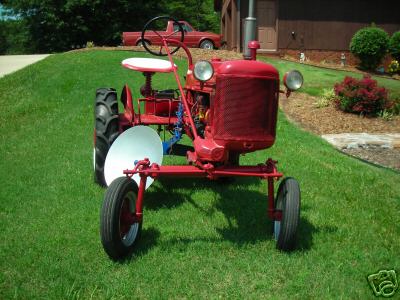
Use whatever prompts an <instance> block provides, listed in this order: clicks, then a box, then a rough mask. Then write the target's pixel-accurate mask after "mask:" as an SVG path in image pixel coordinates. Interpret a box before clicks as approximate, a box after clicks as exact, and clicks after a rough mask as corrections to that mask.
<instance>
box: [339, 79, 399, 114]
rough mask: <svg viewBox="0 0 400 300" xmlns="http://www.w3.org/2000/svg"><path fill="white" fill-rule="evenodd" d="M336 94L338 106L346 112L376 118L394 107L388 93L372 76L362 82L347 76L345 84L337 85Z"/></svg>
mask: <svg viewBox="0 0 400 300" xmlns="http://www.w3.org/2000/svg"><path fill="white" fill-rule="evenodd" d="M335 94H336V95H337V97H338V98H337V99H336V101H335V103H336V106H337V107H338V108H339V109H341V110H343V111H345V112H351V113H359V114H366V115H374V116H376V115H377V114H379V113H380V112H381V111H383V110H385V109H390V108H391V107H392V102H391V101H389V100H388V91H387V90H386V89H385V88H384V87H379V86H378V84H377V82H376V80H373V79H371V77H370V76H364V78H362V79H360V80H359V79H356V78H352V77H348V76H346V77H345V78H344V80H343V82H341V83H337V84H335Z"/></svg>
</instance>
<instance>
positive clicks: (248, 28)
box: [243, 0, 257, 59]
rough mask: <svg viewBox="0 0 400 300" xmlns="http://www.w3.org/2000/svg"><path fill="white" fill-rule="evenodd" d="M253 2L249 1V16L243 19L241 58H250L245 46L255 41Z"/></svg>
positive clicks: (248, 50)
mask: <svg viewBox="0 0 400 300" xmlns="http://www.w3.org/2000/svg"><path fill="white" fill-rule="evenodd" d="M254 10H255V9H254V0H249V16H248V17H247V18H246V19H245V23H244V37H243V43H244V44H243V56H244V58H246V59H248V58H250V49H249V48H248V47H247V44H248V43H249V42H250V41H254V40H255V39H256V21H257V20H256V18H255V16H254Z"/></svg>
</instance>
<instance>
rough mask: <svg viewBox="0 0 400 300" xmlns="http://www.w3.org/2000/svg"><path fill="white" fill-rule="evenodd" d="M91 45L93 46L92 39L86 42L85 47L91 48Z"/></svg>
mask: <svg viewBox="0 0 400 300" xmlns="http://www.w3.org/2000/svg"><path fill="white" fill-rule="evenodd" d="M93 47H94V42H93V41H88V42H86V48H93Z"/></svg>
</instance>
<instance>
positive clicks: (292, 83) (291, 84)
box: [283, 70, 304, 91]
mask: <svg viewBox="0 0 400 300" xmlns="http://www.w3.org/2000/svg"><path fill="white" fill-rule="evenodd" d="M303 81H304V80H303V75H301V73H300V72H299V71H297V70H292V71H289V72H287V73H286V74H285V76H283V84H284V85H285V86H286V87H287V88H288V89H289V90H291V91H296V90H298V89H299V88H301V86H302V85H303Z"/></svg>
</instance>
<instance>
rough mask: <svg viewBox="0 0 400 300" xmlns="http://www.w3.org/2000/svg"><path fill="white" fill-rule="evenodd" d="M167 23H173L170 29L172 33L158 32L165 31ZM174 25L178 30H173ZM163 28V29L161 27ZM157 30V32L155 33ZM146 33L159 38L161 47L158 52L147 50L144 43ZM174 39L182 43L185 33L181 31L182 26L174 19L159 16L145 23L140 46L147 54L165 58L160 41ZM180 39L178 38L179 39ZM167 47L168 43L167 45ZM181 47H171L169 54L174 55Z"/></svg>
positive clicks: (165, 54) (147, 46)
mask: <svg viewBox="0 0 400 300" xmlns="http://www.w3.org/2000/svg"><path fill="white" fill-rule="evenodd" d="M168 21H173V22H174V23H173V28H172V30H173V31H172V32H166V31H160V29H161V30H166V28H167V26H168ZM175 25H176V26H178V29H176V30H175V29H174V28H175ZM162 26H164V27H162ZM157 30H158V31H157ZM146 31H147V32H149V33H150V32H151V33H152V34H155V35H156V36H157V37H156V38H159V39H160V41H161V45H160V50H159V51H158V52H156V51H154V50H151V49H150V48H149V45H148V44H147V43H146V42H145V41H146V40H147V39H146V37H145V36H146ZM171 37H172V38H174V39H176V40H178V41H180V42H183V39H184V37H185V33H184V31H183V27H182V25H181V24H180V23H179V22H178V21H177V20H175V19H174V18H171V17H168V16H159V17H155V18H153V19H151V20H150V21H148V22H147V23H146V25H144V27H143V30H142V37H141V39H142V45H143V47H144V48H145V49H146V51H147V52H149V53H151V54H153V55H156V56H167V55H168V54H167V53H166V52H163V51H162V50H163V48H164V45H163V44H162V39H169V38H171ZM179 37H180V38H179ZM167 44H168V46H169V44H171V42H170V43H168V42H167ZM180 47H181V46H180V45H179V44H178V45H177V46H174V47H172V51H171V54H174V53H175V52H176V51H178V50H179V48H180Z"/></svg>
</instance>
